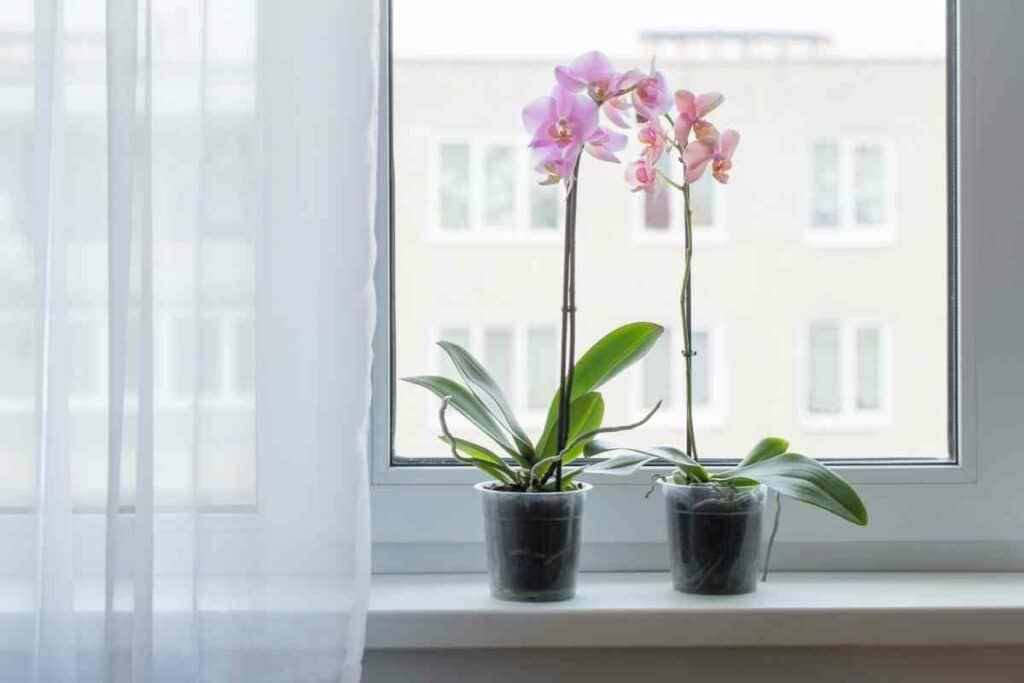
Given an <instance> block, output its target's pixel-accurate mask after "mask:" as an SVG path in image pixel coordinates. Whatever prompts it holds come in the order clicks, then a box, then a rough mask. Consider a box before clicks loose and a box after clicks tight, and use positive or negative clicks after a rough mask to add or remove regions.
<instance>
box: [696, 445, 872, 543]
mask: <svg viewBox="0 0 1024 683" xmlns="http://www.w3.org/2000/svg"><path fill="white" fill-rule="evenodd" d="M713 479H714V480H715V481H722V482H729V483H734V482H738V481H740V480H754V481H759V482H761V483H762V484H765V485H767V486H768V488H771V489H773V490H775V491H777V492H779V493H781V494H782V495H784V496H789V497H790V498H795V499H797V500H799V501H802V502H804V503H808V504H810V505H816V506H817V507H820V508H822V509H823V510H827V511H828V512H831V513H832V514H834V515H837V516H838V517H842V518H843V519H845V520H846V521H848V522H852V523H854V524H859V525H861V526H864V525H865V524H867V523H868V513H867V510H866V509H865V507H864V502H863V501H862V500H861V499H860V496H858V495H857V492H856V491H854V490H853V487H852V486H850V485H849V484H848V483H847V482H846V480H845V479H843V478H842V477H840V476H839V475H838V474H836V473H835V472H833V471H832V470H830V469H828V468H827V467H825V466H824V465H822V464H821V463H820V462H818V461H817V460H814V459H813V458H808V457H807V456H805V455H799V454H798V453H784V454H782V455H777V456H775V457H773V458H769V459H767V460H761V461H760V462H756V463H754V464H753V465H748V466H746V467H737V468H736V469H733V470H730V471H728V472H723V473H722V474H717V475H715V476H714V477H713Z"/></svg>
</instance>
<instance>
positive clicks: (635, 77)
mask: <svg viewBox="0 0 1024 683" xmlns="http://www.w3.org/2000/svg"><path fill="white" fill-rule="evenodd" d="M643 78H644V74H643V72H642V71H640V70H639V69H630V70H629V71H624V72H623V73H620V74H615V77H614V78H613V79H612V90H614V91H615V92H622V91H623V90H629V89H630V88H632V87H633V86H634V85H636V84H637V83H639V82H640V81H642V80H643Z"/></svg>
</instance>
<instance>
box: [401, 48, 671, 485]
mask: <svg viewBox="0 0 1024 683" xmlns="http://www.w3.org/2000/svg"><path fill="white" fill-rule="evenodd" d="M555 81H556V82H555V85H554V87H553V89H552V90H551V93H550V95H548V96H545V97H540V98H538V99H536V100H534V101H533V102H531V103H530V104H528V105H527V106H526V107H525V108H524V109H523V123H524V125H525V126H526V129H527V132H528V133H529V134H530V143H529V144H530V148H531V149H532V150H533V151H534V153H535V154H536V158H537V162H536V169H537V171H538V172H539V173H540V174H541V178H540V182H541V184H544V185H562V186H564V188H565V246H564V250H563V257H564V258H563V266H562V335H561V361H560V368H559V382H558V389H557V391H556V393H555V396H554V398H553V399H552V403H551V408H550V409H549V411H548V415H547V421H546V423H545V425H544V428H543V431H542V432H541V435H540V437H539V438H538V439H537V441H536V442H534V441H532V440H531V439H530V437H529V435H527V434H526V432H525V431H524V430H523V428H522V426H521V425H520V424H519V422H518V421H517V420H516V417H515V415H514V414H513V412H512V410H511V408H510V407H509V404H508V401H507V400H506V399H505V396H504V395H503V393H502V391H501V388H500V387H499V386H498V385H497V383H496V382H495V381H494V379H493V378H492V377H491V376H490V375H489V374H488V373H487V371H486V370H485V369H484V367H483V365H481V364H480V362H479V361H477V360H476V359H475V358H473V356H472V355H470V354H469V352H467V351H466V350H465V349H463V348H461V347H460V346H458V345H456V344H452V343H450V342H439V344H440V346H441V348H442V350H443V351H444V352H445V353H446V354H447V355H448V357H449V359H450V360H451V361H452V364H453V365H454V366H455V368H456V370H457V371H458V373H459V375H460V378H461V380H462V383H459V382H458V381H455V380H452V379H449V378H446V377H437V376H430V377H410V378H406V381H408V382H411V383H413V384H417V385H419V386H422V387H424V388H426V389H428V390H429V391H431V392H433V393H434V394H435V395H437V396H438V397H439V398H441V409H440V413H439V421H440V424H441V432H442V435H441V439H442V441H444V442H445V443H447V444H448V445H449V447H450V448H451V452H452V456H453V457H454V458H456V459H457V460H459V461H460V462H464V463H466V464H470V465H473V466H475V467H477V468H478V469H480V470H482V471H483V472H485V473H486V474H488V475H489V476H491V477H492V478H493V479H494V480H495V481H496V482H497V486H499V487H501V488H503V489H505V490H511V491H524V492H547V491H567V490H573V489H576V488H577V487H578V486H577V483H576V481H575V479H576V477H577V476H578V475H580V474H581V473H583V472H585V471H594V472H599V471H608V470H615V469H616V468H619V467H626V468H631V467H632V466H633V460H634V459H635V454H633V453H622V454H618V455H615V454H613V455H612V456H611V457H608V458H605V459H602V460H600V461H597V462H591V463H585V464H583V465H576V466H573V465H574V463H575V462H576V461H577V460H578V459H581V458H582V456H583V449H584V448H585V447H586V446H587V445H588V444H589V443H590V442H591V441H592V440H593V439H594V437H596V436H597V435H599V434H602V433H605V432H617V431H623V430H627V429H632V428H634V427H638V426H640V425H641V424H643V423H644V422H646V421H647V420H649V419H650V418H651V416H652V415H653V414H654V412H655V411H656V410H657V409H658V407H659V406H660V403H659V404H658V405H655V406H654V407H653V408H652V410H651V411H650V412H649V413H648V414H647V415H646V416H645V417H644V418H643V419H641V420H640V421H638V422H635V423H632V424H628V425H621V426H617V427H603V426H602V422H603V419H604V399H603V397H602V395H601V394H600V393H599V392H597V391H596V389H597V388H599V387H600V386H602V385H603V384H604V383H605V382H607V381H608V380H610V379H611V378H612V377H614V376H616V375H617V374H619V373H620V372H621V371H622V370H624V369H625V368H627V367H629V366H630V365H632V364H633V363H635V362H636V361H637V360H639V359H640V358H642V357H643V355H644V354H646V353H647V351H648V350H649V349H650V348H651V347H652V346H653V345H654V343H655V342H656V341H657V339H658V337H659V336H660V335H661V333H662V331H663V329H662V327H661V326H659V325H655V324H654V323H644V322H637V323H629V324H627V325H623V326H622V327H619V328H617V329H615V330H613V331H612V332H610V333H609V334H607V335H605V336H604V337H603V338H601V339H600V340H598V342H597V343H595V344H594V346H592V347H591V348H590V349H589V350H588V351H587V352H586V353H585V354H583V356H582V357H581V358H580V360H579V362H578V363H577V362H576V359H575V348H576V202H577V191H578V187H579V173H580V162H581V160H582V156H583V152H584V151H586V152H587V153H588V154H589V155H590V156H592V157H594V158H596V159H598V160H600V161H605V162H612V163H618V162H619V159H618V158H617V157H616V153H617V152H621V151H622V150H623V149H625V147H626V143H627V141H628V138H627V136H626V135H625V134H623V133H620V132H617V131H615V130H612V129H611V128H609V127H606V126H602V125H601V114H602V113H603V114H604V116H605V118H606V119H607V120H608V121H610V122H611V124H612V125H614V126H617V127H619V128H628V127H629V125H630V124H629V122H628V121H627V118H626V117H627V116H628V114H629V113H630V110H636V112H637V113H638V115H648V116H649V115H653V113H654V112H656V111H658V110H659V109H660V108H661V107H662V104H663V102H662V100H663V99H664V98H665V89H664V81H663V79H661V76H660V75H658V74H653V75H652V74H646V75H645V74H643V73H641V72H640V71H636V70H633V71H626V72H618V71H615V69H614V68H613V67H612V65H611V62H610V61H609V60H608V58H607V57H605V56H604V55H603V54H601V53H599V52H589V53H587V54H585V55H582V56H580V57H579V58H577V59H575V60H573V62H572V63H570V64H568V65H565V66H559V67H557V68H556V69H555ZM448 408H452V409H454V410H456V411H457V412H459V413H461V414H462V415H463V417H465V418H466V419H468V420H469V422H470V423H472V424H473V425H474V426H476V427H477V429H479V430H480V431H481V432H482V433H483V434H485V435H486V436H487V437H488V438H490V440H491V441H492V442H493V443H494V444H495V447H494V448H491V447H487V446H484V445H481V444H479V443H475V442H471V441H468V440H466V439H463V438H460V437H457V436H455V435H454V434H453V433H452V431H451V429H450V428H449V425H448V420H447V418H446V412H447V410H448Z"/></svg>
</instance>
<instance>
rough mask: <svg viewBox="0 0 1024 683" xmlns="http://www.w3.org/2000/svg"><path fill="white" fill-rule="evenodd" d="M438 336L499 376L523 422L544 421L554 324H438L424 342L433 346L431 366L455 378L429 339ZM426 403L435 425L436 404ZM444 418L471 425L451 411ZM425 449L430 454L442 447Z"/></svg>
mask: <svg viewBox="0 0 1024 683" xmlns="http://www.w3.org/2000/svg"><path fill="white" fill-rule="evenodd" d="M437 340H443V341H449V342H452V343H454V344H458V345H459V346H461V347H462V348H464V349H466V350H467V351H469V352H470V353H471V354H473V356H474V357H476V359H477V360H479V361H480V362H481V363H482V364H483V366H484V367H485V368H486V369H487V372H489V373H490V374H491V376H492V377H494V379H495V380H496V381H497V382H498V385H499V386H500V387H501V388H502V390H503V391H504V392H505V397H506V398H507V399H508V400H509V402H510V404H511V405H512V406H513V409H514V410H515V411H516V414H517V416H518V417H519V418H520V420H521V421H522V422H523V423H524V425H525V426H528V427H534V428H538V427H540V426H541V425H542V424H543V422H544V418H545V417H546V416H547V410H548V407H549V405H550V403H551V396H552V394H553V392H554V382H555V380H556V379H557V377H558V343H559V339H558V330H556V329H555V328H553V327H550V326H545V325H522V326H518V327H505V326H501V325H483V326H479V325H477V326H470V325H444V326H442V327H440V328H438V333H437V336H436V337H432V338H431V339H429V340H428V345H429V346H431V347H434V348H435V349H436V354H435V361H434V368H435V372H437V374H440V375H444V376H446V377H452V378H458V376H459V375H458V371H457V370H456V369H455V366H454V365H453V364H452V362H451V360H449V358H448V355H447V354H446V353H445V352H444V351H443V350H442V349H441V348H439V347H436V346H435V345H434V342H435V341H437ZM426 406H427V407H426V409H425V415H426V418H427V419H426V422H427V423H428V424H429V425H430V426H431V427H434V426H436V425H437V405H436V404H435V403H433V402H427V403H426ZM448 419H449V421H450V422H451V423H452V424H453V425H458V426H459V427H460V428H462V429H467V430H474V428H473V427H472V426H471V425H470V424H469V423H468V422H467V421H465V420H464V419H462V417H461V416H460V415H458V414H457V413H455V412H454V411H452V412H451V413H450V414H449V416H448ZM481 438H486V437H481ZM430 450H431V451H432V452H433V454H434V455H443V454H444V453H445V451H444V450H440V451H438V450H437V449H430Z"/></svg>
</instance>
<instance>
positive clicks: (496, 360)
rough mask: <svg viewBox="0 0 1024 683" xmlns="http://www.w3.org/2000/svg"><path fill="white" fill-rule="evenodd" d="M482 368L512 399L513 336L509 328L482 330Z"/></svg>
mask: <svg viewBox="0 0 1024 683" xmlns="http://www.w3.org/2000/svg"><path fill="white" fill-rule="evenodd" d="M483 364H484V368H486V369H487V372H488V373H490V375H491V377H493V378H494V380H495V381H496V382H497V383H498V386H499V387H501V390H502V392H504V394H505V396H506V398H508V399H509V400H510V401H514V400H515V399H514V397H515V395H516V387H515V374H514V370H513V368H514V365H515V336H514V335H513V333H512V330H509V329H490V328H488V329H486V330H484V357H483Z"/></svg>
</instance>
